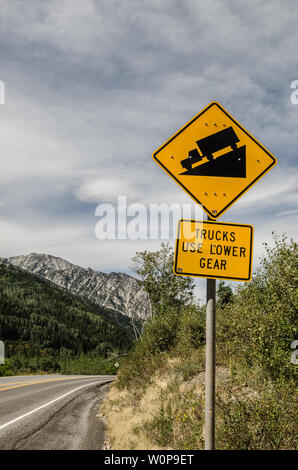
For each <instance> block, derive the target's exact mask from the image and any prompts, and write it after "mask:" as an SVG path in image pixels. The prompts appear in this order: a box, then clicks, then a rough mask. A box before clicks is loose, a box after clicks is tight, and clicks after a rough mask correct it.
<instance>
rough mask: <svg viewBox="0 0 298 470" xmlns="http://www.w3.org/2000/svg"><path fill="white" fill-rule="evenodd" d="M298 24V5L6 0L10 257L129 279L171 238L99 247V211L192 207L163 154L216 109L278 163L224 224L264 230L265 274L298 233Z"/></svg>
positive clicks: (5, 166) (2, 222)
mask: <svg viewBox="0 0 298 470" xmlns="http://www.w3.org/2000/svg"><path fill="white" fill-rule="evenodd" d="M297 21H298V9H297V3H296V2H295V0H283V1H282V2H281V1H280V0H271V1H270V2H268V1H262V0H251V1H250V2H247V1H243V0H241V1H234V0H233V1H232V0H226V1H225V2H223V1H221V0H184V1H183V2H181V1H180V0H142V1H138V0H125V1H123V0H122V1H120V0H109V1H108V0H48V1H47V2H44V1H38V0H35V1H31V0H26V1H20V0H6V1H5V0H0V43H1V56H0V80H1V81H2V82H3V83H4V85H5V104H0V138H1V151H0V158H1V171H0V182H1V184H0V256H1V257H9V256H17V255H20V254H28V253H30V252H37V253H49V254H52V255H55V256H61V257H62V258H65V259H67V260H69V261H71V262H73V263H75V264H79V265H81V266H84V267H87V266H88V267H91V268H94V269H97V270H100V271H104V272H110V271H124V272H128V273H130V272H131V271H130V260H131V257H132V256H133V255H134V254H135V252H137V251H142V250H145V249H146V250H157V249H158V248H159V246H160V242H161V241H160V240H122V239H120V240H119V239H118V240H117V239H116V240H99V239H97V238H96V236H95V226H96V223H97V222H98V217H97V216H96V215H95V211H96V207H97V205H98V204H103V203H110V204H113V205H114V206H116V205H117V197H118V196H119V195H125V196H126V197H127V200H128V204H133V203H143V204H145V206H146V207H148V206H149V204H151V203H159V204H160V203H167V204H172V203H177V204H191V205H193V206H194V205H195V204H194V202H193V201H192V200H191V199H190V197H189V196H188V195H187V194H185V193H184V192H183V191H182V190H181V189H180V188H179V187H178V186H177V185H176V184H175V182H173V181H172V180H171V178H169V176H168V175H166V173H164V172H163V171H162V170H161V169H160V168H159V167H158V166H157V165H156V164H155V163H154V162H153V160H152V153H153V152H154V151H155V150H156V149H157V148H158V147H159V146H160V145H161V144H162V143H163V142H164V141H165V140H167V139H168V138H169V137H171V136H172V135H173V134H174V133H175V132H176V131H177V130H178V129H180V128H181V127H182V126H183V125H184V124H185V123H186V122H188V121H189V120H190V119H191V118H192V117H193V116H195V115H196V114H197V113H199V112H200V111H201V110H202V108H204V107H205V106H206V105H208V103H210V102H211V101H218V102H219V103H220V104H221V105H222V106H224V107H225V108H226V109H227V110H228V111H229V112H230V114H231V115H232V116H233V117H235V118H236V119H237V120H238V122H240V123H241V124H242V125H243V126H244V127H245V128H246V129H248V130H249V132H250V133H251V134H252V135H253V136H254V137H256V138H257V139H258V140H259V141H260V142H261V143H262V144H263V145H264V146H265V147H266V148H268V150H269V151H270V152H271V153H272V154H273V155H275V156H276V158H277V159H278V165H277V166H276V167H274V169H273V170H272V171H270V172H269V173H268V174H267V175H265V177H264V178H263V179H262V180H260V181H259V182H258V183H257V184H256V185H255V186H254V187H253V189H251V190H250V191H249V192H247V193H246V194H245V195H244V196H243V197H242V198H241V199H240V200H239V201H238V202H237V203H235V204H234V205H233V206H232V207H231V208H230V209H229V210H228V211H227V212H226V213H225V214H224V215H223V216H222V217H221V218H220V219H219V220H220V221H225V222H232V223H245V224H252V225H253V226H254V228H255V239H254V267H256V266H257V265H258V259H259V257H260V256H261V255H262V253H263V252H264V247H263V245H262V243H263V242H265V241H266V242H269V243H272V231H275V232H277V233H279V234H281V233H286V234H287V235H288V236H289V237H294V238H295V237H296V235H297V222H296V221H297V214H298V206H297V194H298V193H297V181H296V166H297V164H296V161H297V159H296V151H297V148H298V132H297V122H298V104H294V103H293V100H291V94H292V93H293V89H291V83H292V82H293V81H294V80H297V79H298V68H297V44H298V28H297ZM170 241H171V243H172V244H173V243H174V240H173V239H171V240H170ZM204 282H205V281H204V280H202V279H201V280H197V281H196V285H197V288H196V292H197V294H198V295H199V297H200V298H201V299H202V298H203V297H204V290H205V283H204ZM234 284H235V283H234Z"/></svg>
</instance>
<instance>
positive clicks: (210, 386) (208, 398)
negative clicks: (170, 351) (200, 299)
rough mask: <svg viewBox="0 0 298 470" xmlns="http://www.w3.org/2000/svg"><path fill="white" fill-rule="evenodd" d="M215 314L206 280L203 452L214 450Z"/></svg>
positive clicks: (211, 288) (213, 297) (209, 282)
mask: <svg viewBox="0 0 298 470" xmlns="http://www.w3.org/2000/svg"><path fill="white" fill-rule="evenodd" d="M208 220H212V219H210V218H209V217H208ZM215 313H216V279H207V303H206V372H205V373H206V379H205V450H214V449H215V367H216V362H215Z"/></svg>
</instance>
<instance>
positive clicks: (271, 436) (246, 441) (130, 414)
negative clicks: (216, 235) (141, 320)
mask: <svg viewBox="0 0 298 470" xmlns="http://www.w3.org/2000/svg"><path fill="white" fill-rule="evenodd" d="M165 255H166V252H165V250H163V256H164V258H163V259H164V262H165V261H166V260H169V259H170V257H171V256H172V253H171V252H169V253H168V256H165ZM155 258H157V259H159V260H160V253H159V254H158V253H155ZM169 264H170V263H169ZM160 266H165V263H161V265H160ZM297 273H298V269H297V245H296V244H295V243H294V242H293V241H288V240H287V239H286V238H285V237H281V238H275V244H274V247H273V248H269V247H267V255H266V256H265V257H264V259H263V260H262V262H261V266H260V269H259V270H258V272H257V273H256V274H255V275H254V277H253V280H252V281H251V282H250V283H246V284H245V285H241V286H239V287H238V288H237V289H236V291H234V292H233V291H232V289H231V288H230V287H229V286H227V285H225V284H223V283H222V282H218V291H217V307H218V308H217V372H216V375H217V397H216V401H217V417H216V425H217V442H216V448H217V449H293V448H295V446H296V433H295V426H296V421H297V411H296V410H297V407H296V404H295V386H294V380H295V373H294V371H295V366H294V365H293V364H291V361H290V356H291V349H290V345H291V343H292V341H293V339H295V338H297V330H296V329H295V328H296V324H297V303H298V302H297V291H296V283H297ZM164 274H165V271H164ZM168 275H169V280H168V284H169V285H170V284H171V280H170V279H171V276H172V273H171V272H169V273H168ZM166 284H167V283H166V282H164V283H163V287H162V289H161V291H159V294H162V292H163V289H164V288H165V286H166ZM150 286H151V289H153V286H152V285H151V284H150ZM155 287H156V290H155V289H153V291H154V292H155V293H156V292H157V291H158V289H159V288H158V285H156V286H155ZM173 292H174V291H173ZM156 298H157V299H158V301H157V303H156V304H155V308H154V312H155V316H154V318H153V320H152V321H150V322H148V323H147V325H146V328H145V331H144V334H143V336H142V337H141V338H140V340H139V341H138V342H137V343H136V345H135V348H134V350H133V351H132V352H131V353H130V354H129V355H128V356H126V357H125V359H124V360H123V363H122V365H121V367H120V368H119V374H118V382H117V383H116V386H114V387H113V388H112V390H111V392H110V395H109V397H108V400H107V401H106V403H105V407H104V412H105V414H106V415H107V426H108V427H107V429H108V434H109V437H110V439H111V442H112V446H113V445H114V446H115V447H114V448H123V449H124V448H126V449H127V448H140V449H141V448H152V449H157V448H166V449H167V448H174V449H201V448H203V447H204V382H205V375H204V374H205V372H204V362H205V359H204V321H205V318H204V317H205V315H204V311H203V309H200V308H198V307H197V306H195V305H194V304H193V303H192V302H189V304H188V306H187V307H185V308H182V307H181V305H180V306H179V307H177V306H176V307H175V306H174V304H175V302H174V304H173V303H172V301H171V305H170V304H169V303H168V304H167V307H166V305H165V303H163V302H162V299H165V297H163V296H162V295H157V297H156ZM167 298H168V299H169V297H167ZM172 300H173V298H172ZM166 303H167V302H166ZM159 305H160V306H162V308H161V310H159ZM113 423H114V424H113ZM122 430H124V431H123V432H122ZM121 432H122V434H121ZM129 446H132V447H129Z"/></svg>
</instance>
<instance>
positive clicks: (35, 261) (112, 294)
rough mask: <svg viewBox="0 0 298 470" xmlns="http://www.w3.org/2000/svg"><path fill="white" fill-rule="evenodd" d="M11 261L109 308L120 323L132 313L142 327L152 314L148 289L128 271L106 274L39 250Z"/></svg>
mask: <svg viewBox="0 0 298 470" xmlns="http://www.w3.org/2000/svg"><path fill="white" fill-rule="evenodd" d="M8 262H9V263H10V264H12V265H14V266H18V267H19V268H21V269H24V270H25V271H29V272H31V273H34V274H37V275H39V276H41V277H43V278H45V279H47V280H48V281H51V282H52V283H54V284H56V285H57V286H59V287H60V288H63V289H66V290H67V291H69V292H71V293H72V294H75V295H79V296H80V297H82V298H84V299H87V300H89V301H91V302H93V303H95V304H97V305H100V306H102V307H105V308H108V309H109V310H110V311H112V312H114V319H115V321H118V322H119V323H121V322H122V321H123V320H124V319H123V318H121V317H122V316H124V317H128V318H129V319H130V322H131V323H132V325H133V326H135V327H137V328H138V327H139V325H140V324H141V323H143V322H144V321H145V320H146V319H147V318H149V316H150V301H149V296H148V294H147V292H146V291H145V290H144V289H143V287H141V286H140V284H139V282H138V281H137V279H135V278H134V277H132V276H128V275H127V274H124V273H110V274H105V273H101V272H98V271H94V270H92V269H90V268H87V269H85V268H82V267H80V266H77V265H75V264H72V263H70V262H69V261H66V260H64V259H62V258H58V257H56V256H52V255H47V254H38V253H30V254H29V255H22V256H15V257H11V258H9V259H8ZM126 320H127V318H126Z"/></svg>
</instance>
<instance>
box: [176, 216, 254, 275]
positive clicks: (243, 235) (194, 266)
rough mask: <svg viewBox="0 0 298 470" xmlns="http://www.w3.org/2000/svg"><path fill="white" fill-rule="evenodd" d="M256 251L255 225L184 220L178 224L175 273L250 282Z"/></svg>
mask: <svg viewBox="0 0 298 470" xmlns="http://www.w3.org/2000/svg"><path fill="white" fill-rule="evenodd" d="M252 250H253V227H252V226H251V225H242V224H229V223H224V222H222V223H219V222H213V221H207V220H204V221H203V220H202V221H201V220H188V219H181V220H180V221H179V222H178V234H177V241H176V252H175V264H174V273H175V274H177V275H179V276H199V277H205V278H216V279H229V280H233V281H249V280H250V279H251V271H252Z"/></svg>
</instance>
